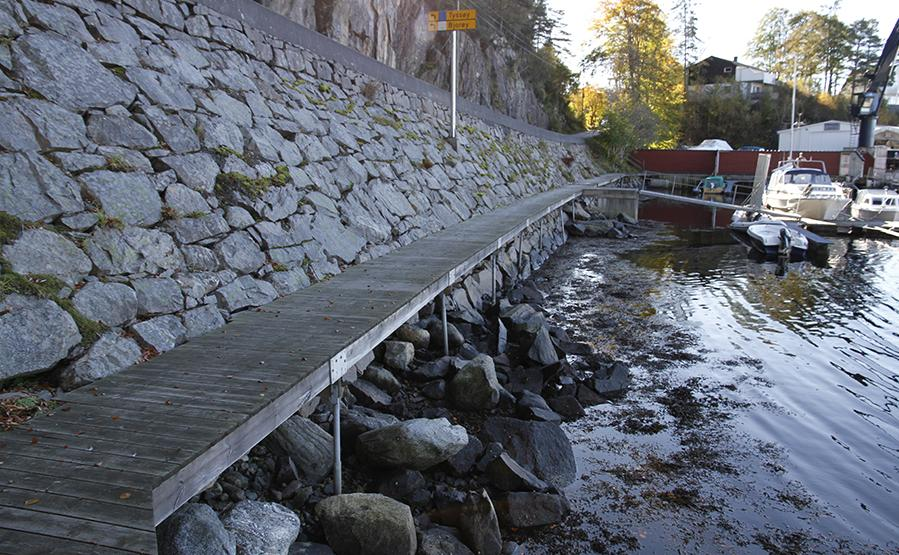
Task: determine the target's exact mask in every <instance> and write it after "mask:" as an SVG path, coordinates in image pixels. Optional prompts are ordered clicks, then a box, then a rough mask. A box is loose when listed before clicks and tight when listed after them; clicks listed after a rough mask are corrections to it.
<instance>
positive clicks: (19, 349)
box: [0, 294, 81, 381]
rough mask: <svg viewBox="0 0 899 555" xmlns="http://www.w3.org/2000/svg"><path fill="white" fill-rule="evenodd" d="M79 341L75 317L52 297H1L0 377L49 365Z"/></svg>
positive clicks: (8, 376)
mask: <svg viewBox="0 0 899 555" xmlns="http://www.w3.org/2000/svg"><path fill="white" fill-rule="evenodd" d="M80 342H81V334H80V333H79V332H78V326H76V325H75V321H74V320H73V319H72V317H71V316H69V314H68V313H67V312H66V311H64V310H63V309H61V308H59V305H57V304H56V303H54V302H53V301H49V300H44V299H36V298H34V297H25V296H22V295H17V294H13V295H9V296H8V297H6V298H5V299H3V300H2V301H0V353H3V356H2V357H0V381H3V380H6V379H8V378H13V377H16V376H27V375H29V374H35V373H37V372H41V371H43V370H47V369H49V368H52V367H53V366H54V365H56V363H57V362H59V361H60V360H62V359H64V358H65V357H66V356H68V354H69V351H71V350H72V348H73V347H75V345H78V343H80Z"/></svg>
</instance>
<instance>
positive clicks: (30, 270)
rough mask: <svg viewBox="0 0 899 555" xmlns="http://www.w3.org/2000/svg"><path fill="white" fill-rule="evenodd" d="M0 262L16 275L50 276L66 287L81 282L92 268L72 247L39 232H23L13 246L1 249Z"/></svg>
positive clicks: (76, 249)
mask: <svg viewBox="0 0 899 555" xmlns="http://www.w3.org/2000/svg"><path fill="white" fill-rule="evenodd" d="M3 258H5V259H6V261H7V262H8V263H9V267H10V269H11V270H12V271H13V272H15V273H17V274H23V275H25V274H42V275H51V276H55V277H58V278H59V279H61V280H63V281H65V282H66V283H68V284H69V285H73V284H75V283H77V282H78V281H81V280H82V279H83V278H84V276H86V275H87V274H88V273H89V272H90V271H91V268H93V265H92V264H91V261H90V259H89V258H88V257H87V256H85V254H84V253H83V252H82V251H81V249H79V248H78V247H76V246H75V244H74V243H72V242H71V241H69V240H68V239H66V238H65V237H63V236H62V235H60V234H58V233H53V232H52V231H48V230H46V229H41V228H37V229H26V230H25V231H23V232H22V234H21V235H20V236H19V238H18V239H16V241H15V242H14V243H12V244H11V245H4V246H3Z"/></svg>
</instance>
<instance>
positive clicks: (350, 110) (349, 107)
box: [334, 102, 356, 116]
mask: <svg viewBox="0 0 899 555" xmlns="http://www.w3.org/2000/svg"><path fill="white" fill-rule="evenodd" d="M355 109H356V103H355V102H350V103H349V104H347V105H346V108H343V109H340V110H334V111H335V112H337V113H338V114H340V115H341V116H349V115H350V114H352V113H353V110H355Z"/></svg>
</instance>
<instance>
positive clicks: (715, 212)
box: [712, 206, 718, 229]
mask: <svg viewBox="0 0 899 555" xmlns="http://www.w3.org/2000/svg"><path fill="white" fill-rule="evenodd" d="M716 227H718V208H717V207H715V206H713V207H712V229H715V228H716Z"/></svg>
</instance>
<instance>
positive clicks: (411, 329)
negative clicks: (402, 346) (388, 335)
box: [393, 324, 431, 349]
mask: <svg viewBox="0 0 899 555" xmlns="http://www.w3.org/2000/svg"><path fill="white" fill-rule="evenodd" d="M393 336H394V337H396V338H397V339H399V340H400V341H407V342H409V343H412V345H413V346H414V347H415V348H416V349H427V348H428V345H430V344H431V334H430V333H428V330H426V329H424V328H420V327H418V326H413V325H412V324H403V325H402V326H400V327H399V328H398V329H397V330H396V331H395V332H393Z"/></svg>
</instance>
